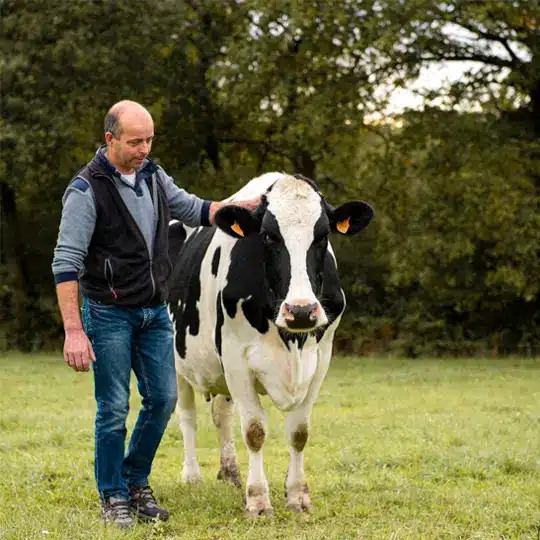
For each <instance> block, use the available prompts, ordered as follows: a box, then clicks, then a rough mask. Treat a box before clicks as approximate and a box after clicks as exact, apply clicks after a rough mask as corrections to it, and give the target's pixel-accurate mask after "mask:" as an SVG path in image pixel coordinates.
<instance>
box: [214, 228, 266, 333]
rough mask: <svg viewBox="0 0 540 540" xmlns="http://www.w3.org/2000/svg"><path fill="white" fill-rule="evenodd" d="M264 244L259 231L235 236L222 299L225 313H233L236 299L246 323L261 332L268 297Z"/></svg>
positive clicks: (263, 327) (264, 321)
mask: <svg viewBox="0 0 540 540" xmlns="http://www.w3.org/2000/svg"><path fill="white" fill-rule="evenodd" d="M264 266H265V253H264V246H263V243H262V241H261V237H260V236H259V235H256V234H255V235H252V236H248V237H247V238H245V239H243V240H239V241H238V242H236V244H235V245H234V246H233V248H232V250H231V263H230V266H229V269H228V273H227V285H226V286H225V287H224V289H223V294H222V300H223V306H224V307H225V311H226V312H227V315H228V316H229V317H230V318H231V319H234V318H235V317H236V312H237V305H238V302H240V301H242V311H243V313H244V316H245V317H246V320H247V321H248V322H249V324H250V325H251V326H252V327H253V328H256V329H257V330H258V331H259V332H261V333H263V334H264V333H266V332H268V330H269V328H270V325H269V322H268V320H269V319H270V318H272V315H273V309H272V300H271V297H270V291H269V288H268V286H267V284H266V273H265V267H264Z"/></svg>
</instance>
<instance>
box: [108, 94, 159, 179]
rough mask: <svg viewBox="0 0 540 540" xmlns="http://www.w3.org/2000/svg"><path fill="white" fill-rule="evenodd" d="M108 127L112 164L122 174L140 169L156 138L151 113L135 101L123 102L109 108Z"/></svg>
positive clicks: (109, 156) (109, 154)
mask: <svg viewBox="0 0 540 540" xmlns="http://www.w3.org/2000/svg"><path fill="white" fill-rule="evenodd" d="M104 127H105V141H106V143H107V154H106V155H107V158H108V159H109V161H111V163H112V164H113V165H115V166H116V168H117V169H118V170H119V171H120V172H122V173H127V174H129V173H131V172H132V171H133V170H136V169H139V168H140V167H141V165H142V163H143V161H144V159H145V158H146V156H147V155H148V154H149V153H150V149H151V147H152V139H153V137H154V122H153V120H152V116H151V115H150V113H149V112H148V111H147V110H146V109H145V108H144V107H143V106H142V105H141V104H139V103H137V102H135V101H129V100H124V101H119V102H118V103H115V104H114V105H113V106H112V107H111V108H110V109H109V112H108V113H107V115H106V116H105V125H104Z"/></svg>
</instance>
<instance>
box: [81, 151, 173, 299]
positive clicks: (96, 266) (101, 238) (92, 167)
mask: <svg viewBox="0 0 540 540" xmlns="http://www.w3.org/2000/svg"><path fill="white" fill-rule="evenodd" d="M153 176H154V178H155V181H156V184H157V185H156V189H153V187H152V176H150V177H148V178H147V179H146V180H145V181H146V182H147V183H148V187H149V190H150V193H152V197H153V198H154V199H157V200H154V206H156V205H157V215H158V223H157V227H156V236H155V239H154V249H153V253H149V251H148V247H147V244H146V242H145V240H144V237H143V234H142V232H141V230H140V229H139V226H138V225H137V223H136V221H135V219H134V218H133V216H132V215H131V212H130V211H129V209H128V208H127V206H126V204H125V203H124V201H123V200H122V197H121V195H120V193H119V192H118V189H117V188H116V186H115V183H114V179H113V178H112V177H111V175H110V173H109V172H108V171H106V170H105V169H104V168H103V167H102V166H100V165H99V163H97V162H96V160H95V159H94V160H92V161H91V162H90V163H89V164H88V165H87V166H86V167H84V168H83V169H82V170H80V171H79V172H78V173H77V175H76V177H82V178H84V179H85V180H86V181H87V182H88V183H89V184H90V186H91V187H92V190H93V192H94V198H95V201H96V226H95V229H94V233H93V235H92V239H91V241H90V246H89V248H88V255H87V257H86V260H85V268H84V272H83V274H82V276H81V277H80V278H79V285H80V289H81V293H82V294H83V295H84V296H87V297H88V298H91V299H93V300H97V301H99V302H103V303H104V304H109V305H118V306H139V307H141V306H151V305H156V304H159V303H161V302H164V301H165V299H166V298H167V295H168V289H167V279H168V277H169V275H170V273H171V269H172V266H171V263H170V261H169V256H168V228H169V220H170V213H169V205H168V204H167V198H166V195H165V190H164V188H163V186H162V184H161V181H160V179H159V175H158V174H157V173H155V174H154V175H153Z"/></svg>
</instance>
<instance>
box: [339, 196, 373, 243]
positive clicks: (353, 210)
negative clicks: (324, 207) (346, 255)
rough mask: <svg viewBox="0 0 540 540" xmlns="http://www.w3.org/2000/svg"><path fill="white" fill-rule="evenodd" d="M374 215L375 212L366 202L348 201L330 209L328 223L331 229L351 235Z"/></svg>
mask: <svg viewBox="0 0 540 540" xmlns="http://www.w3.org/2000/svg"><path fill="white" fill-rule="evenodd" d="M374 215H375V212H374V210H373V208H372V207H371V206H370V205H369V204H368V203H366V202H364V201H350V202H346V203H344V204H342V205H341V206H338V207H337V208H333V209H332V210H331V211H330V215H329V217H330V225H331V227H332V231H337V232H339V233H340V234H345V235H347V236H352V235H353V234H356V233H359V232H360V231H361V230H362V229H365V228H366V227H367V226H368V224H369V222H370V221H371V220H372V218H373V216H374Z"/></svg>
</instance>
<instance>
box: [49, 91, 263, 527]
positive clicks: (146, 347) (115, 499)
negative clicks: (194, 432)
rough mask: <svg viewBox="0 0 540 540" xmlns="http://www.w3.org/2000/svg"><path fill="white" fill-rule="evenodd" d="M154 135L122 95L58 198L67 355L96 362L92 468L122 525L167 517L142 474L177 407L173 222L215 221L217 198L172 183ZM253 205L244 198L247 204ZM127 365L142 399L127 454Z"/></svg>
mask: <svg viewBox="0 0 540 540" xmlns="http://www.w3.org/2000/svg"><path fill="white" fill-rule="evenodd" d="M153 138H154V123H153V121H152V117H151V116H150V113H149V112H148V111H147V110H146V109H145V108H144V107H143V106H141V105H139V104H138V103H135V102H133V101H121V102H119V103H117V104H116V105H114V106H113V107H111V109H110V110H109V112H108V113H107V115H106V116H105V142H106V144H105V145H104V146H102V147H101V148H100V149H99V150H98V152H97V153H96V155H95V156H94V158H93V159H92V161H90V163H88V164H87V165H86V166H85V167H83V168H82V169H81V170H80V171H79V172H78V173H77V174H76V175H75V176H74V178H73V179H72V180H71V182H70V184H69V185H68V187H67V189H66V192H65V194H64V197H63V199H62V203H63V208H62V219H61V222H60V230H59V234H58V241H57V245H56V248H55V251H54V259H53V264H52V268H53V274H54V278H55V282H56V289H57V296H58V303H59V306H60V311H61V313H62V318H63V322H64V330H65V342H64V359H65V361H66V363H67V364H68V365H69V366H70V367H72V368H73V369H74V370H75V371H89V368H90V365H92V367H93V373H94V387H95V399H96V402H97V413H96V422H95V476H96V483H97V488H98V492H99V495H100V499H101V503H102V510H103V519H104V520H105V522H107V523H114V524H116V525H117V526H119V527H122V528H127V527H130V526H131V525H132V524H133V522H134V516H138V517H139V518H141V519H143V520H153V519H162V520H166V519H168V517H169V514H168V512H167V510H165V509H164V508H161V507H160V506H158V503H157V501H156V499H155V497H154V495H153V493H152V489H151V488H150V486H149V483H148V477H149V475H150V470H151V467H152V462H153V460H154V456H155V453H156V450H157V448H158V445H159V443H160V441H161V438H162V436H163V433H164V431H165V428H166V426H167V422H168V420H169V417H170V416H171V413H172V412H173V410H174V408H175V404H176V374H175V367H174V353H173V330H172V325H171V321H170V319H169V315H168V312H167V307H166V304H165V300H166V297H167V292H168V291H167V278H168V276H169V273H170V271H171V263H170V261H169V258H168V224H169V220H170V219H171V218H175V219H178V220H180V221H182V222H184V223H186V224H187V225H189V226H191V227H196V226H199V225H207V226H210V225H212V223H213V217H214V214H215V212H216V211H217V210H218V209H219V207H220V206H221V205H222V203H219V202H212V201H206V200H202V199H200V198H198V197H196V196H195V195H192V194H188V193H187V192H186V191H184V190H183V189H181V188H179V187H177V186H176V185H175V183H174V181H173V179H172V178H171V177H170V176H168V175H167V174H166V173H165V171H164V170H163V169H162V168H161V167H159V166H158V165H156V164H155V163H153V162H152V160H150V159H149V157H148V155H149V153H150V150H151V148H152V141H153ZM258 202H259V201H258V200H256V201H250V202H246V203H243V205H244V206H246V207H247V208H250V209H254V208H255V207H256V206H257V204H258ZM79 290H80V292H81V294H82V318H81V315H80V313H79ZM131 370H133V371H134V373H135V375H136V377H137V382H138V389H139V393H140V394H141V396H142V408H141V410H140V412H139V416H138V419H137V423H136V425H135V427H134V429H133V433H132V435H131V439H130V443H129V447H128V451H127V453H125V439H126V418H127V415H128V409H129V382H130V374H131Z"/></svg>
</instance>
